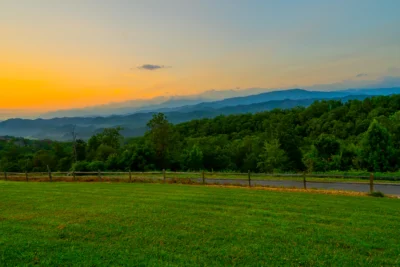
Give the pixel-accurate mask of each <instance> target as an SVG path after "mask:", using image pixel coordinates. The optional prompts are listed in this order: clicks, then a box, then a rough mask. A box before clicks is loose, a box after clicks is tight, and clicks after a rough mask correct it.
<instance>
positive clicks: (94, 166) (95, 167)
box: [87, 160, 106, 172]
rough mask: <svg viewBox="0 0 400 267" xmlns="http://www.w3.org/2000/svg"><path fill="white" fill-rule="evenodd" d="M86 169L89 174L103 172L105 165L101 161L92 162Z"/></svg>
mask: <svg viewBox="0 0 400 267" xmlns="http://www.w3.org/2000/svg"><path fill="white" fill-rule="evenodd" d="M87 169H88V170H89V171H91V172H97V171H105V170H106V164H105V163H104V162H103V161H98V160H96V161H92V162H90V163H89V164H88V165H87Z"/></svg>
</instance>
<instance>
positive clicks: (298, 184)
mask: <svg viewBox="0 0 400 267" xmlns="http://www.w3.org/2000/svg"><path fill="white" fill-rule="evenodd" d="M192 180H193V181H196V182H202V180H201V179H192ZM205 181H206V183H209V184H212V183H219V184H242V185H248V184H249V182H248V181H247V180H236V179H205ZM251 184H252V185H264V186H275V187H295V188H304V184H303V182H302V181H285V180H276V181H273V180H252V181H251ZM307 188H317V189H336V190H348V191H357V192H369V184H365V183H340V182H329V183H328V182H307ZM374 189H375V191H381V192H382V193H384V194H389V195H399V196H400V184H375V185H374Z"/></svg>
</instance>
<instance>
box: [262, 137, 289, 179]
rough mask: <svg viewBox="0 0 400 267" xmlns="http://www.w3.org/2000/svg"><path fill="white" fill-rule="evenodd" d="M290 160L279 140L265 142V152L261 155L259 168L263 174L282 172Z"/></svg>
mask: <svg viewBox="0 0 400 267" xmlns="http://www.w3.org/2000/svg"><path fill="white" fill-rule="evenodd" d="M287 160H288V158H287V156H286V153H285V151H284V150H283V149H281V145H280V144H279V141H278V139H273V140H271V141H270V142H265V144H264V151H263V153H262V154H260V162H259V163H258V164H257V167H258V168H259V170H260V171H261V172H266V173H272V172H274V171H275V170H281V169H282V168H283V167H284V165H285V164H286V162H287Z"/></svg>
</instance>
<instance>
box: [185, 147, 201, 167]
mask: <svg viewBox="0 0 400 267" xmlns="http://www.w3.org/2000/svg"><path fill="white" fill-rule="evenodd" d="M186 166H187V168H188V169H189V170H200V169H201V168H203V152H202V151H201V150H200V148H199V147H198V146H196V145H194V146H193V147H192V148H191V149H190V150H189V151H187V152H186Z"/></svg>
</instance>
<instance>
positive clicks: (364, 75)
mask: <svg viewBox="0 0 400 267" xmlns="http://www.w3.org/2000/svg"><path fill="white" fill-rule="evenodd" d="M367 76H368V74H367V73H359V74H357V75H356V77H357V78H361V77H367Z"/></svg>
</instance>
